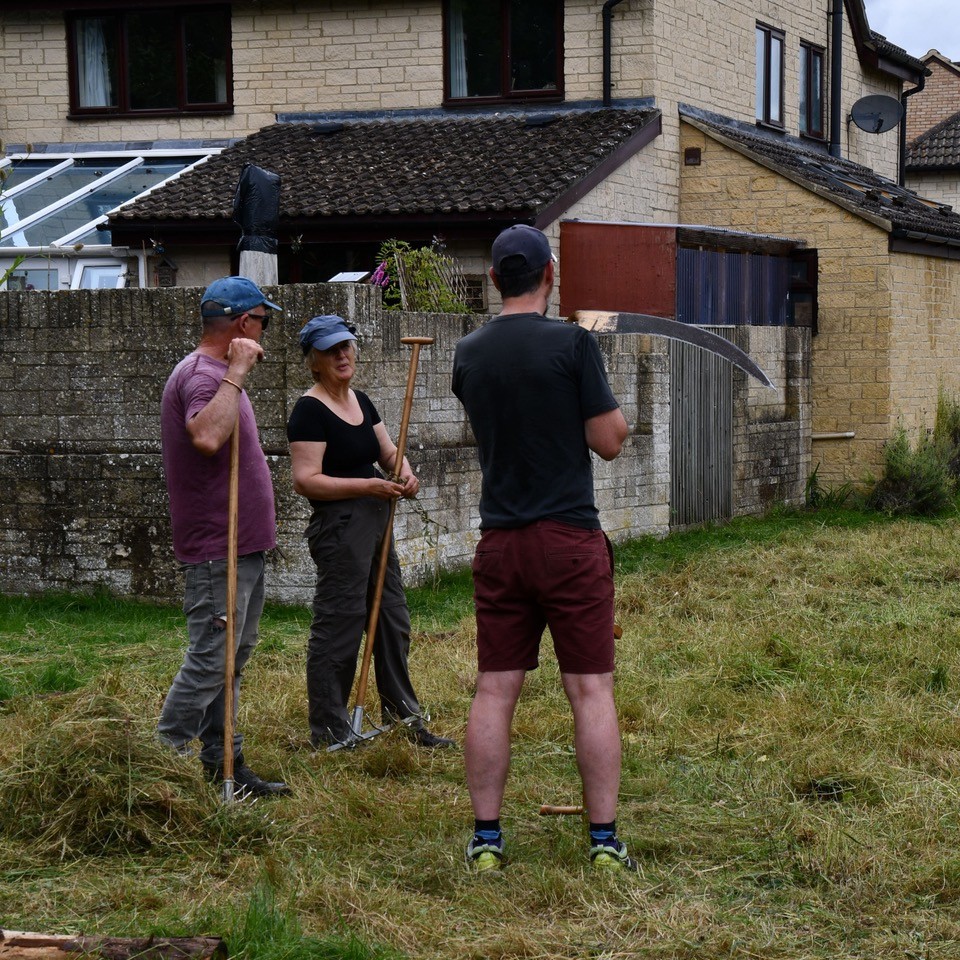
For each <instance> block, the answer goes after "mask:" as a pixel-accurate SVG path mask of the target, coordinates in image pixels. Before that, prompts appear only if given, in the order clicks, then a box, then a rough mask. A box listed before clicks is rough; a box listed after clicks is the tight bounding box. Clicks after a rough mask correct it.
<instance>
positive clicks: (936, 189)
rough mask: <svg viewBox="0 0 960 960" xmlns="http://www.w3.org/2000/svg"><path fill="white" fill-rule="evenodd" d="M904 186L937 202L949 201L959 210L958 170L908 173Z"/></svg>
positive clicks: (959, 185) (959, 184)
mask: <svg viewBox="0 0 960 960" xmlns="http://www.w3.org/2000/svg"><path fill="white" fill-rule="evenodd" d="M906 186H907V189H908V190H915V191H916V192H917V193H919V194H920V196H921V197H928V198H929V199H931V200H936V201H937V202H938V203H949V204H950V206H951V207H953V209H954V210H960V170H956V171H948V172H945V173H923V174H919V173H913V174H909V173H908V174H907V177H906Z"/></svg>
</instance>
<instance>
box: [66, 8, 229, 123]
mask: <svg viewBox="0 0 960 960" xmlns="http://www.w3.org/2000/svg"><path fill="white" fill-rule="evenodd" d="M67 49H68V61H69V65H70V113H71V115H72V116H75V117H78V116H103V115H104V114H109V115H112V116H124V115H140V114H145V113H149V114H155V115H156V114H179V113H211V112H223V111H229V110H230V109H232V101H233V95H232V94H233V91H232V83H233V80H232V62H231V42H230V7H229V6H226V5H224V4H216V5H204V4H193V5H191V6H186V5H184V6H182V7H164V8H162V9H160V8H158V9H150V8H149V7H147V8H145V9H137V10H129V11H122V12H121V11H102V12H96V13H82V14H74V15H72V16H69V17H68V18H67Z"/></svg>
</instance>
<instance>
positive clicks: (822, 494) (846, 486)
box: [804, 463, 853, 510]
mask: <svg viewBox="0 0 960 960" xmlns="http://www.w3.org/2000/svg"><path fill="white" fill-rule="evenodd" d="M819 472H820V464H819V463H818V464H817V465H816V466H815V467H814V468H813V473H811V474H810V476H809V477H808V478H807V485H806V487H805V489H804V496H805V499H806V504H807V507H809V509H811V510H840V509H842V508H843V507H845V506H846V505H847V502H848V501H849V500H850V498H851V497H852V496H853V484H852V483H842V484H840V486H839V487H825V486H824V485H823V483H821V481H820V477H819Z"/></svg>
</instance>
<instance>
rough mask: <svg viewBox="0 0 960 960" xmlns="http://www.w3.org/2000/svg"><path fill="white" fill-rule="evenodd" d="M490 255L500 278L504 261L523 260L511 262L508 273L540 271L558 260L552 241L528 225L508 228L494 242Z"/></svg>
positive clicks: (515, 225) (494, 270)
mask: <svg viewBox="0 0 960 960" xmlns="http://www.w3.org/2000/svg"><path fill="white" fill-rule="evenodd" d="M490 255H491V257H492V259H493V272H494V273H495V274H496V275H497V276H498V277H499V276H501V275H502V274H503V266H504V261H505V260H509V259H510V258H511V257H516V258H521V257H522V258H523V259H522V260H520V259H517V260H514V261H511V262H510V264H509V270H508V271H507V272H508V273H526V272H527V271H529V270H539V269H540V268H541V267H545V266H546V265H547V264H548V263H549V262H550V261H551V260H553V261H556V259H557V258H556V257H555V256H554V255H553V251H552V250H551V249H550V241H549V240H547V238H546V237H545V236H544V235H543V233H542V232H541V231H540V230H538V229H537V228H536V227H531V226H529V225H528V224H526V223H516V224H514V225H513V226H512V227H507V229H506V230H504V231H503V232H502V233H501V234H500V236H498V237H497V239H496V240H494V241H493V248H492V249H491V251H490Z"/></svg>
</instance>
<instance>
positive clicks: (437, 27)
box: [0, 0, 658, 143]
mask: <svg viewBox="0 0 960 960" xmlns="http://www.w3.org/2000/svg"><path fill="white" fill-rule="evenodd" d="M600 9H601V7H600V5H598V4H596V3H593V2H591V0H569V2H568V3H567V5H566V13H565V17H566V25H567V38H566V46H565V83H566V96H567V99H568V100H580V99H599V97H600V96H601V93H602V85H601V75H602V55H601V54H602V46H601V41H602V24H601V18H600ZM650 19H651V18H650V15H649V14H648V13H643V12H641V13H639V14H633V15H632V16H631V17H630V18H629V19H628V20H627V21H625V22H624V23H623V24H622V25H618V28H617V34H616V47H617V55H616V58H615V64H629V67H623V69H622V70H621V69H620V68H617V67H616V66H615V73H624V74H627V73H628V74H629V75H630V76H631V77H632V78H634V79H632V80H631V82H630V83H629V85H625V87H628V88H625V89H618V90H617V91H616V93H617V95H618V96H626V95H629V96H637V95H644V96H647V95H649V94H650V90H649V89H647V90H644V89H643V87H644V86H645V81H643V80H639V79H636V78H643V77H648V76H650V75H651V74H652V72H653V61H652V57H653V55H654V51H655V50H656V49H657V46H658V45H657V44H656V43H655V39H654V37H653V36H652V34H651V32H650V28H649V21H650ZM0 38H2V43H0V57H2V62H3V67H4V80H5V89H4V92H3V100H2V102H0V124H2V127H0V129H2V130H3V136H4V139H6V140H7V141H13V142H17V143H21V142H38V143H39V142H61V141H62V142H96V141H121V140H158V139H191V138H207V139H211V138H220V137H238V136H245V135H246V134H248V133H251V132H253V131H256V130H259V129H260V128H261V127H264V126H266V125H267V124H270V123H273V122H274V119H275V115H276V114H277V113H297V112H317V111H327V110H371V109H396V108H413V109H422V108H433V107H439V106H440V105H441V103H442V99H443V38H442V17H441V5H440V0H420V2H417V0H402V2H391V0H380V2H368V3H365V4H361V5H358V4H356V3H350V2H347V0H278V2H272V3H265V2H255V0H247V2H244V3H236V4H234V6H233V79H234V84H233V92H234V113H233V114H232V115H229V116H220V115H215V116H206V117H179V118H178V117H173V118H159V119H144V120H136V119H133V120H131V119H129V118H122V119H116V120H68V119H67V109H68V103H69V94H68V84H67V63H66V31H65V26H64V19H63V15H62V14H61V13H36V12H29V13H27V12H4V13H0ZM646 86H649V84H646Z"/></svg>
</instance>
